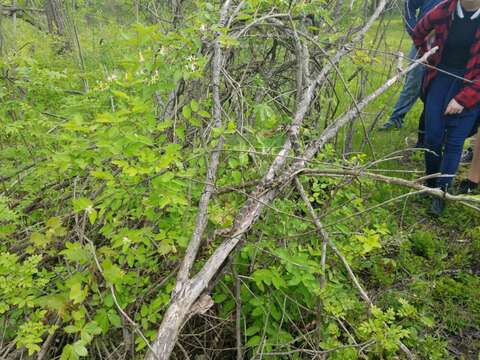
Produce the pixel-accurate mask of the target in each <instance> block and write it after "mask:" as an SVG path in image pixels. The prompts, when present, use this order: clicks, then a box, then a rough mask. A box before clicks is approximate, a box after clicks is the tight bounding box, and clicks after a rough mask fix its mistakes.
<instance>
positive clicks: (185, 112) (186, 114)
mask: <svg viewBox="0 0 480 360" xmlns="http://www.w3.org/2000/svg"><path fill="white" fill-rule="evenodd" d="M182 115H183V117H184V118H185V119H187V120H190V118H191V117H192V109H190V106H188V105H185V106H184V107H183V108H182Z"/></svg>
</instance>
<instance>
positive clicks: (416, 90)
mask: <svg viewBox="0 0 480 360" xmlns="http://www.w3.org/2000/svg"><path fill="white" fill-rule="evenodd" d="M408 58H409V59H411V60H415V59H416V58H417V49H416V48H415V46H412V48H411V49H410V52H409V53H408ZM409 65H410V64H409ZM424 72H425V68H424V67H423V66H422V65H420V66H417V67H416V68H414V69H413V70H412V71H410V72H409V73H408V74H407V76H406V78H405V84H404V85H403V89H402V91H401V92H400V96H399V97H398V100H397V103H396V104H395V107H394V108H393V112H392V115H390V119H388V122H389V123H394V124H395V125H397V126H398V127H401V126H402V125H403V119H404V117H405V115H406V114H407V113H408V112H409V111H410V109H411V108H412V106H413V105H415V102H416V101H417V99H418V98H419V97H420V92H421V88H422V79H423V74H424Z"/></svg>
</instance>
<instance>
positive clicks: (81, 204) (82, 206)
mask: <svg viewBox="0 0 480 360" xmlns="http://www.w3.org/2000/svg"><path fill="white" fill-rule="evenodd" d="M72 203H73V209H74V210H75V211H76V212H80V211H83V210H89V209H92V207H93V203H92V201H91V200H90V199H87V198H84V197H82V198H78V199H73V200H72Z"/></svg>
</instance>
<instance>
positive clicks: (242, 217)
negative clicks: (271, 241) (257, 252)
mask: <svg viewBox="0 0 480 360" xmlns="http://www.w3.org/2000/svg"><path fill="white" fill-rule="evenodd" d="M385 3H386V1H385V0H381V1H380V3H379V5H378V8H377V9H376V11H375V13H374V14H373V15H372V16H371V17H370V19H369V21H368V22H367V23H366V25H365V26H364V27H363V28H362V29H361V30H360V31H359V32H358V33H357V35H356V36H355V37H354V41H355V40H358V39H359V38H361V37H362V36H363V35H364V34H365V33H366V31H367V30H368V29H369V28H370V27H371V26H372V24H373V23H374V21H375V19H376V18H377V17H378V16H379V15H380V13H381V12H382V10H383V8H384V6H385ZM348 51H349V48H348V47H343V48H342V49H341V50H339V51H338V53H337V54H336V56H335V57H334V59H333V60H332V61H334V62H338V61H340V58H341V57H342V56H343V55H345V54H346V53H348ZM414 66H415V65H412V67H411V68H413V67H414ZM330 69H331V66H329V65H328V64H327V65H326V66H325V67H324V68H323V69H322V72H321V73H320V74H319V75H318V76H317V78H316V79H315V81H313V82H311V83H310V84H309V86H308V87H307V89H306V90H305V93H304V96H303V98H302V101H301V102H300V104H299V106H298V108H297V110H296V113H295V117H294V119H293V121H292V125H291V131H290V134H298V132H299V130H300V125H301V124H302V122H303V120H304V117H305V114H306V113H307V111H308V109H309V107H310V103H311V101H312V99H313V96H314V91H315V89H316V87H317V84H320V83H322V82H323V80H324V79H325V78H326V76H327V74H328V73H329V71H330ZM408 70H410V68H409V69H408ZM401 75H403V73H402V74H401ZM399 77H400V75H399V76H397V77H396V78H395V79H393V80H392V79H391V80H389V81H388V82H387V84H386V86H384V88H383V91H386V89H388V87H389V86H391V85H392V84H393V83H395V81H397V80H398V78H399ZM383 91H382V92H383ZM382 92H380V93H382ZM380 93H378V92H377V93H375V94H376V95H375V96H373V97H369V98H368V99H369V101H368V102H362V103H360V104H359V108H360V109H359V110H361V108H362V107H364V106H365V105H367V104H368V103H369V102H370V101H372V100H373V99H375V97H376V96H378V95H379V94H380ZM356 114H357V112H356V111H355V110H352V111H350V112H348V113H347V114H345V115H344V117H342V118H341V119H339V120H338V121H337V123H341V122H342V121H344V123H348V122H349V121H350V120H351V118H353V117H354V116H355V115H356ZM343 118H346V119H343ZM340 127H341V126H339V127H338V128H340ZM337 131H338V129H337ZM327 132H328V133H327V135H326V136H325V137H323V140H324V141H325V142H326V141H327V140H328V139H329V138H330V136H331V135H335V129H333V130H332V129H331V127H330V128H328V129H327ZM330 134H331V135H330ZM321 146H323V143H322V142H320V143H319V144H318V146H317V147H316V151H314V152H313V153H312V154H308V155H309V158H305V157H304V158H302V160H299V161H298V165H297V166H298V167H299V168H303V167H304V163H305V161H308V160H309V159H311V158H313V156H314V155H315V153H316V152H317V151H318V149H320V148H321ZM290 149H291V141H290V137H288V138H287V139H286V141H285V143H284V145H283V148H282V149H281V150H280V152H279V153H278V154H277V156H276V158H275V160H274V161H273V162H272V164H271V166H270V168H269V169H268V171H267V173H266V174H265V176H264V177H263V179H262V183H261V184H260V185H259V186H258V187H257V189H256V190H255V191H253V195H254V198H255V199H252V198H249V200H247V202H246V203H245V204H244V206H243V207H242V209H241V210H240V212H239V213H238V215H237V217H236V218H235V221H234V225H233V227H232V232H231V237H230V238H227V239H225V240H224V241H223V242H222V243H221V244H220V245H219V246H218V247H217V249H216V250H215V251H214V253H213V254H212V255H211V256H210V258H209V259H208V260H207V262H206V263H205V264H204V266H203V267H202V269H201V270H200V271H199V272H198V273H197V275H195V276H194V277H193V278H191V279H190V280H188V282H187V283H186V284H185V286H184V290H183V291H181V292H180V293H177V294H176V296H174V297H172V300H171V302H170V306H169V307H168V309H167V311H166V312H165V314H164V317H163V320H162V323H161V325H160V328H159V330H158V333H157V338H156V340H155V342H154V344H153V345H152V346H153V348H154V352H155V353H156V354H157V355H158V357H159V359H160V360H167V359H169V358H170V354H171V353H172V350H173V348H174V346H175V342H176V340H177V337H178V334H179V332H180V329H181V327H182V325H183V323H184V320H185V319H186V318H187V315H188V314H189V312H190V308H191V307H192V305H193V304H194V302H195V301H196V300H197V299H198V298H199V297H200V295H201V294H202V292H203V291H204V290H205V289H207V288H208V284H209V282H210V281H211V280H212V279H213V278H214V277H215V275H216V274H217V272H218V271H219V269H221V267H222V265H223V263H224V262H225V260H226V259H227V258H228V256H229V255H230V253H231V252H232V250H233V249H235V247H236V246H237V245H238V243H239V242H240V240H241V238H242V237H243V234H244V233H245V232H246V231H248V229H250V227H251V226H252V225H253V224H254V223H255V222H256V221H257V219H258V217H259V216H260V213H261V211H262V210H263V208H264V204H269V203H270V202H271V201H272V200H273V199H274V198H275V196H276V194H277V191H278V184H280V185H281V184H286V183H288V182H289V181H290V175H288V176H287V177H286V178H285V176H279V178H282V179H284V180H285V181H283V182H282V183H276V182H275V183H273V182H272V180H274V179H275V178H276V176H277V175H276V174H277V172H279V171H280V170H282V169H283V168H284V165H285V163H286V161H287V155H288V152H289V150H290ZM297 166H295V167H293V169H289V170H290V173H293V171H292V170H297ZM269 183H270V184H269ZM267 185H270V186H267ZM275 185H277V186H275ZM258 200H260V201H258ZM145 359H146V360H152V359H153V355H152V353H151V352H149V353H147V355H146V357H145Z"/></svg>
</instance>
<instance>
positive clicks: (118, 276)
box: [102, 259, 125, 285]
mask: <svg viewBox="0 0 480 360" xmlns="http://www.w3.org/2000/svg"><path fill="white" fill-rule="evenodd" d="M102 268H103V276H104V277H105V280H107V281H108V282H109V283H112V284H113V285H120V284H121V283H122V280H123V277H124V276H125V273H124V272H123V271H122V269H120V268H119V267H118V266H117V265H115V264H112V262H111V261H110V260H108V259H107V260H105V261H104V262H103V263H102Z"/></svg>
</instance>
